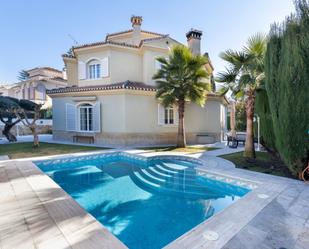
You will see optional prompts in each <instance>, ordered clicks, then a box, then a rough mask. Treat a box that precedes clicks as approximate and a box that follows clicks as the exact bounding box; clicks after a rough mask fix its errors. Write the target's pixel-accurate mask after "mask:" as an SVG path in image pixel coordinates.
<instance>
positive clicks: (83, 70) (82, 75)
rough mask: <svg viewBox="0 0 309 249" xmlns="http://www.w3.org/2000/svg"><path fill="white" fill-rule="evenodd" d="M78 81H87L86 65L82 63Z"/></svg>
mask: <svg viewBox="0 0 309 249" xmlns="http://www.w3.org/2000/svg"><path fill="white" fill-rule="evenodd" d="M78 79H80V80H84V79H86V64H85V63H84V62H82V61H79V62H78Z"/></svg>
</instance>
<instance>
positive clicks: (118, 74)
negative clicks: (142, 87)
mask: <svg viewBox="0 0 309 249" xmlns="http://www.w3.org/2000/svg"><path fill="white" fill-rule="evenodd" d="M105 57H108V58H109V62H108V63H109V72H108V77H102V78H99V79H87V78H86V79H78V86H96V85H104V84H111V83H117V82H123V81H126V80H131V81H139V82H140V81H142V58H141V56H140V54H139V53H138V51H134V50H130V49H129V50H128V49H127V50H125V49H117V48H112V47H105V48H99V49H95V50H94V51H92V52H82V53H79V54H78V61H81V62H83V63H85V67H87V63H88V62H89V61H90V60H92V59H97V60H99V61H101V60H102V59H103V58H105Z"/></svg>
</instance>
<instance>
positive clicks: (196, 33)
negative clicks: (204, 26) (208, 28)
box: [186, 29, 203, 55]
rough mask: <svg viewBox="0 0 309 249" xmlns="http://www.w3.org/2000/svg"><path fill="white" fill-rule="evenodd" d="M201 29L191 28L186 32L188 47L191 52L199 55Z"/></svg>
mask: <svg viewBox="0 0 309 249" xmlns="http://www.w3.org/2000/svg"><path fill="white" fill-rule="evenodd" d="M202 34H203V33H202V31H200V30H197V29H191V30H190V31H189V32H187V33H186V37H187V41H188V47H189V48H190V50H191V52H192V54H194V55H200V54H201V37H202Z"/></svg>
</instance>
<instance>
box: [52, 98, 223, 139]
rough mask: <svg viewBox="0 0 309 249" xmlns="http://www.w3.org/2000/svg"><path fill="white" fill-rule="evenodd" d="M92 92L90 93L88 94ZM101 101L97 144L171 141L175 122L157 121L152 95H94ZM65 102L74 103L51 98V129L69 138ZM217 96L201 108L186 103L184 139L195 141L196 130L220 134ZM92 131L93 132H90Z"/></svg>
mask: <svg viewBox="0 0 309 249" xmlns="http://www.w3.org/2000/svg"><path fill="white" fill-rule="evenodd" d="M89 96H94V95H89ZM96 97H97V100H96V101H100V102H101V122H102V123H101V132H100V133H95V140H96V143H97V144H104V145H108V144H111V145H136V144H139V145H147V144H173V143H175V142H176V134H177V126H165V125H159V124H158V102H157V100H156V99H155V97H154V95H153V94H152V95H148V96H147V95H141V94H132V93H119V94H104V95H97V96H96ZM66 103H70V104H76V105H78V102H75V101H73V99H72V97H61V98H59V97H56V98H53V124H54V126H53V133H54V137H55V138H56V139H66V140H70V141H72V136H73V135H75V134H80V133H78V132H67V131H66V117H65V106H66ZM221 108H224V106H223V105H222V107H221V102H220V101H218V100H208V102H207V104H206V105H205V107H204V108H202V107H200V106H198V105H196V104H188V105H187V106H186V113H185V128H186V134H187V141H188V143H198V141H199V140H198V136H197V135H199V134H208V135H209V136H211V137H212V138H213V139H212V140H211V141H218V140H220V139H221V136H222V125H223V121H222V120H221V119H222V115H223V114H222V112H221V111H220V109H221ZM93 134H94V133H93Z"/></svg>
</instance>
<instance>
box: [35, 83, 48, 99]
mask: <svg viewBox="0 0 309 249" xmlns="http://www.w3.org/2000/svg"><path fill="white" fill-rule="evenodd" d="M36 91H37V95H36V99H38V100H46V89H45V86H44V85H43V84H38V85H37V87H36Z"/></svg>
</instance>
